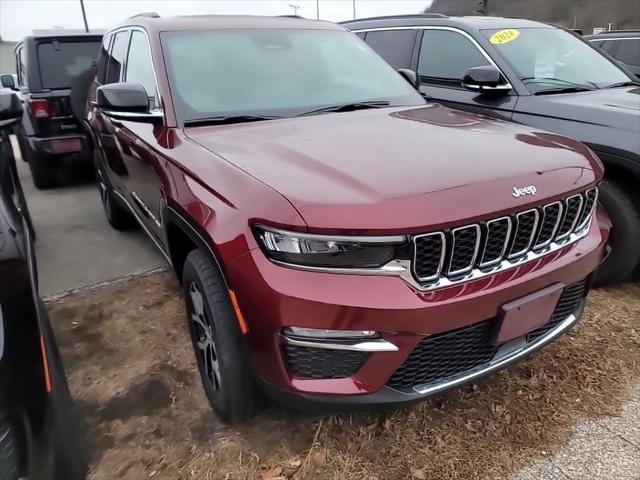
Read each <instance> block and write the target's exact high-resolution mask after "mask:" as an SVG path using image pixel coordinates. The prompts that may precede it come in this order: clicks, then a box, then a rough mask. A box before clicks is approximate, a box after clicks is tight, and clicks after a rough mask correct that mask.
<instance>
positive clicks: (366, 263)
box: [254, 225, 407, 268]
mask: <svg viewBox="0 0 640 480" xmlns="http://www.w3.org/2000/svg"><path fill="white" fill-rule="evenodd" d="M254 232H255V235H256V238H257V239H258V243H260V246H261V247H262V250H263V251H264V252H265V254H266V255H267V256H268V257H269V258H271V259H272V260H275V261H278V262H283V263H289V264H294V265H302V266H308V267H324V268H378V267H382V266H383V265H385V264H387V263H389V262H390V261H391V260H393V259H395V258H398V257H399V256H402V257H404V256H406V255H407V253H406V252H405V249H406V248H407V239H406V237H404V236H391V237H355V236H354V237H349V236H339V237H338V236H326V235H312V234H306V233H297V232H286V231H283V230H277V229H273V228H268V227H265V226H262V225H257V226H255V227H254Z"/></svg>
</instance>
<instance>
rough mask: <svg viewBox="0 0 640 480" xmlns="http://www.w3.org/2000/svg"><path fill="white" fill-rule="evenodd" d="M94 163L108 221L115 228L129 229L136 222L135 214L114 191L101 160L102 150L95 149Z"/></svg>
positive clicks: (99, 191)
mask: <svg viewBox="0 0 640 480" xmlns="http://www.w3.org/2000/svg"><path fill="white" fill-rule="evenodd" d="M93 155H94V158H93V163H94V166H95V170H96V182H97V184H98V193H99V194H100V203H102V209H103V211H104V216H105V217H106V218H107V222H109V225H111V226H112V227H113V228H114V229H115V230H128V229H129V228H131V227H132V226H133V224H134V219H133V215H131V212H130V211H129V210H127V209H126V208H125V207H124V206H123V205H121V204H120V202H118V200H117V199H116V197H115V194H114V193H113V187H112V186H111V182H109V178H108V177H107V175H106V174H105V173H104V167H103V163H102V162H101V160H100V158H101V157H100V152H99V151H98V150H97V149H96V150H94V154H93Z"/></svg>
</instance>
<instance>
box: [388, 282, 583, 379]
mask: <svg viewBox="0 0 640 480" xmlns="http://www.w3.org/2000/svg"><path fill="white" fill-rule="evenodd" d="M586 294H587V281H586V280H584V281H581V282H578V283H575V284H573V285H570V286H568V287H566V288H565V290H564V292H563V293H562V295H561V296H560V300H559V301H558V305H557V306H556V309H555V311H554V313H553V315H552V316H551V319H550V321H549V323H547V324H545V325H543V326H542V327H539V328H537V329H535V330H532V331H531V332H529V333H528V334H527V336H526V338H525V341H526V342H527V343H532V342H535V341H536V340H538V339H540V338H541V337H543V336H544V335H546V334H547V333H549V332H550V331H551V330H553V329H554V328H555V327H557V326H558V324H559V323H560V322H562V321H563V320H565V319H566V318H567V317H568V316H569V315H570V314H572V313H577V311H578V310H579V309H580V307H581V305H582V300H583V299H584V297H585V295H586ZM494 326H495V319H490V320H486V321H484V322H481V323H477V324H475V325H472V326H470V327H464V328H462V329H459V330H454V331H451V332H445V333H441V334H438V335H433V336H431V337H426V338H424V339H423V340H422V341H421V342H420V343H418V345H417V346H416V347H415V348H414V350H413V352H411V354H410V355H409V357H407V359H406V360H405V362H404V363H403V364H402V365H401V366H400V368H399V369H398V370H396V372H395V373H394V374H393V376H392V377H391V379H390V380H389V382H388V383H387V385H388V386H390V387H392V388H395V389H396V390H404V391H407V390H410V389H411V388H412V387H414V386H420V387H427V386H429V385H434V384H438V383H443V382H446V381H450V380H454V379H456V378H459V377H462V376H464V375H467V374H469V373H470V372H472V371H474V370H478V369H482V368H486V367H487V366H488V365H489V364H490V362H491V361H492V360H493V359H494V357H495V356H496V354H497V353H498V351H499V349H500V345H496V344H495V343H494V342H493V341H492V339H493V338H494V337H493V336H494Z"/></svg>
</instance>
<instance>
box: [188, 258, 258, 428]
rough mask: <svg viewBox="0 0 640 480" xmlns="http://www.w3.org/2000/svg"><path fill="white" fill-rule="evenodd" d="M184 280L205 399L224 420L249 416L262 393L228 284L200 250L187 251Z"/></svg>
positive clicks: (191, 331) (190, 327) (190, 329)
mask: <svg viewBox="0 0 640 480" xmlns="http://www.w3.org/2000/svg"><path fill="white" fill-rule="evenodd" d="M182 279H183V283H182V285H183V289H184V295H185V303H186V306H187V322H188V324H189V333H190V335H191V341H192V343H193V350H194V352H195V355H196V361H197V364H198V370H199V372H200V378H201V380H202V385H203V387H204V390H205V393H206V395H207V398H208V399H209V402H210V403H211V406H212V407H213V409H214V411H215V412H216V413H217V414H218V416H219V417H220V418H221V419H222V420H224V421H226V422H241V421H244V420H247V419H249V418H251V417H252V416H253V415H255V414H256V413H257V412H258V411H259V410H260V409H261V408H262V406H263V404H264V395H263V393H262V391H261V389H260V388H259V386H258V384H257V382H256V380H255V376H254V373H253V369H252V366H251V362H250V359H249V354H248V352H247V349H246V347H245V343H244V338H243V337H242V333H241V331H240V327H239V326H238V320H237V318H236V314H235V312H234V309H233V306H232V304H231V300H230V298H229V294H228V292H227V288H226V285H225V282H224V280H223V278H222V276H221V274H220V272H219V270H218V268H217V266H216V265H215V264H214V263H213V262H212V261H211V259H210V258H209V256H208V255H207V254H205V253H204V252H203V251H202V250H199V249H198V250H194V251H192V252H191V253H189V255H187V259H186V260H185V264H184V268H183V273H182ZM198 295H199V298H200V300H201V302H200V301H199V300H197V299H198ZM196 318H197V320H198V321H196Z"/></svg>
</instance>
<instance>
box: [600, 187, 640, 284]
mask: <svg viewBox="0 0 640 480" xmlns="http://www.w3.org/2000/svg"><path fill="white" fill-rule="evenodd" d="M599 199H600V203H601V204H602V206H603V207H604V209H605V210H606V212H607V214H608V215H609V218H610V220H611V225H612V228H611V233H610V235H609V247H610V248H611V252H610V253H609V256H608V257H607V259H606V260H605V261H604V262H603V263H602V265H600V268H598V271H597V272H596V276H595V280H594V284H595V286H598V287H601V286H605V285H613V284H616V283H620V282H622V281H624V280H626V279H627V278H628V277H629V276H630V275H631V273H632V272H633V271H634V270H635V269H636V268H638V267H640V211H639V209H638V206H637V205H635V204H634V202H633V201H632V200H631V198H630V196H629V195H628V194H627V192H626V191H625V190H624V189H623V188H621V187H620V186H619V185H617V184H615V183H612V182H611V181H610V180H605V181H604V182H602V185H601V187H600V195H599Z"/></svg>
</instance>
